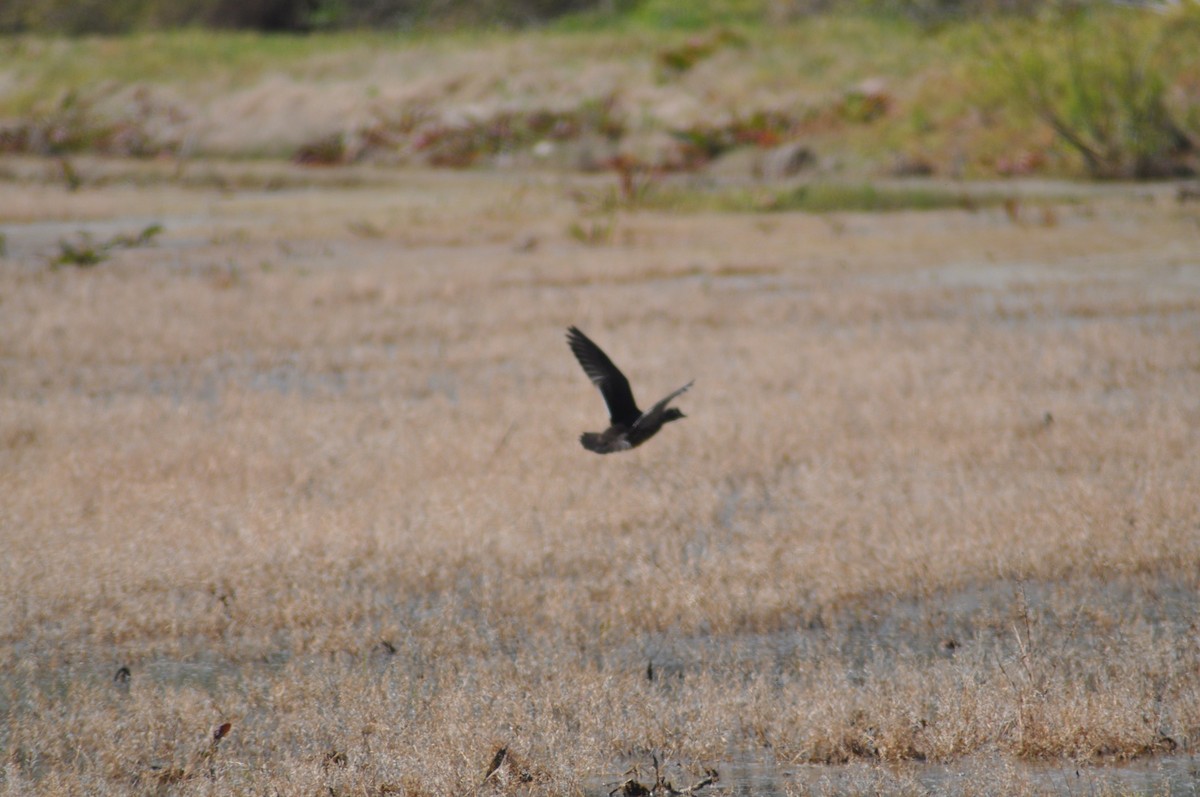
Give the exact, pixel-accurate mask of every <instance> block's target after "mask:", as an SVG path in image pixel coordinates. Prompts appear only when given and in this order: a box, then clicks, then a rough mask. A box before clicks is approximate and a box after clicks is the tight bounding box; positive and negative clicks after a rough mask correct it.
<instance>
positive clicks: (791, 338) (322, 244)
mask: <svg viewBox="0 0 1200 797" xmlns="http://www.w3.org/2000/svg"><path fill="white" fill-rule="evenodd" d="M593 190H599V189H598V188H597V187H596V186H595V185H594V184H592V183H587V182H582V183H579V184H573V185H570V186H568V185H564V184H561V183H560V182H559V181H557V180H556V179H549V178H547V179H541V178H536V177H528V178H521V177H515V176H504V175H487V176H485V175H420V174H416V175H412V174H409V175H404V176H399V177H397V178H396V179H395V182H394V183H393V184H391V185H388V186H385V187H378V186H377V187H364V188H359V189H334V188H325V189H321V190H319V191H318V190H294V191H282V192H275V193H220V192H216V191H208V190H183V189H178V188H171V187H166V186H164V187H159V188H154V187H150V188H143V189H140V190H137V191H133V190H127V189H123V188H117V187H114V188H101V189H89V188H84V189H83V190H81V191H80V192H77V193H73V194H67V193H64V192H63V191H62V190H60V189H58V188H56V187H53V186H43V185H29V184H26V185H19V186H18V185H12V184H6V185H3V186H0V200H2V201H0V207H3V208H4V209H5V210H4V211H3V212H4V213H5V214H6V218H5V219H3V221H4V222H6V227H5V232H6V235H7V256H6V257H5V258H4V259H3V260H2V261H0V269H2V270H0V347H2V348H0V385H2V390H0V483H2V485H3V498H2V501H0V539H2V540H3V547H4V557H3V559H2V560H0V607H2V609H3V610H2V611H0V639H3V645H0V673H3V675H2V676H0V714H2V715H3V717H4V722H3V723H2V724H0V752H2V758H0V760H2V762H3V769H2V770H0V791H2V792H3V793H6V794H25V793H31V792H36V793H45V794H58V793H62V794H68V793H70V794H74V793H81V792H83V793H89V794H126V793H155V792H164V791H165V792H169V793H181V794H187V793H221V794H228V793H246V794H250V793H255V794H258V793H291V794H316V793H333V794H339V795H340V794H381V793H409V794H465V793H472V792H488V791H495V790H500V791H505V790H509V791H519V792H534V793H546V794H563V793H574V792H581V791H586V790H591V791H593V792H597V791H607V789H608V788H611V785H609V786H607V787H605V786H602V785H599V784H600V781H603V780H604V779H605V778H608V779H609V780H612V779H619V778H618V776H617V774H615V773H620V772H621V771H623V770H624V769H625V768H626V767H628V766H630V765H632V764H637V765H639V766H641V767H642V770H640V771H642V772H644V771H645V767H647V766H648V765H649V760H650V756H651V755H652V754H654V755H657V756H658V757H660V758H662V759H664V760H665V759H669V760H671V761H673V762H676V763H680V764H683V765H684V766H685V767H688V769H687V772H688V773H698V772H701V771H702V770H703V768H704V767H707V766H715V767H717V768H721V767H722V766H724V765H725V763H726V762H730V761H759V762H769V764H770V766H776V767H781V768H786V767H788V766H796V765H800V764H806V763H812V764H819V765H822V766H828V767H830V769H829V772H830V773H831V774H830V777H833V778H836V777H840V775H837V774H836V773H838V772H842V771H843V770H841V769H838V768H837V767H836V766H833V765H840V764H842V763H845V762H850V765H852V766H864V765H865V766H867V767H869V768H874V767H883V766H885V765H888V766H890V765H898V764H902V763H904V762H916V761H926V762H931V763H934V762H936V763H938V764H954V763H955V762H961V761H978V760H982V761H985V762H990V763H986V764H985V765H980V766H979V767H978V769H977V770H972V772H973V774H972V776H971V777H970V778H969V779H967V780H966V781H965V782H963V783H958V785H957V786H956V787H955V788H956V789H957V790H958V791H961V792H963V793H970V792H971V791H972V790H973V789H977V790H978V793H987V792H988V790H989V789H1001V790H1005V791H1010V792H1012V791H1026V792H1031V793H1032V792H1038V791H1039V790H1041V789H1042V786H1041V785H1038V783H1037V782H1036V781H1031V780H1029V779H1027V778H1025V779H1023V778H1024V776H1022V775H1020V774H1019V772H1017V774H1014V772H1016V770H1013V766H1014V765H1015V764H1019V763H1020V762H1023V761H1029V760H1038V759H1047V758H1048V759H1064V758H1065V759H1069V760H1072V761H1078V762H1093V761H1099V760H1106V759H1114V758H1115V759H1126V758H1131V757H1135V756H1145V755H1152V754H1158V753H1166V752H1171V751H1176V752H1180V751H1193V750H1194V749H1195V744H1196V740H1197V738H1198V737H1200V643H1198V642H1197V639H1198V622H1200V621H1198V611H1200V610H1198V608H1197V598H1196V595H1197V588H1200V499H1198V497H1197V496H1198V495H1200V491H1198V490H1197V487H1198V479H1197V474H1200V401H1198V399H1197V397H1200V262H1198V261H1197V259H1196V255H1195V252H1196V251H1198V250H1200V230H1198V228H1197V217H1196V215H1195V212H1194V211H1188V210H1187V209H1186V208H1184V209H1177V208H1175V207H1174V206H1173V205H1170V204H1167V203H1165V202H1164V201H1161V200H1159V201H1150V202H1147V201H1144V200H1141V199H1137V200H1135V199H1120V198H1118V199H1097V200H1094V201H1091V202H1089V203H1087V204H1082V205H1075V206H1064V207H1062V208H1060V209H1058V211H1057V215H1056V216H1055V221H1056V223H1055V224H1054V225H1052V226H1044V227H1043V226H1029V227H1025V226H1018V225H1014V224H1013V222H1012V221H1011V220H1010V218H1009V217H1008V216H1006V215H1005V213H1004V212H1003V211H1001V210H999V209H997V210H995V211H979V212H976V213H967V212H931V213H921V214H914V213H896V214H890V215H886V216H869V215H850V214H847V215H839V216H832V217H812V216H803V215H776V216H755V215H708V216H671V215H658V214H651V213H646V212H641V213H638V212H631V213H625V214H621V215H618V216H617V218H616V226H615V230H614V235H613V237H612V241H611V243H610V244H609V245H603V246H584V245H582V244H580V243H579V242H577V241H576V240H574V239H573V238H572V237H571V236H570V235H569V234H568V232H567V231H568V229H569V227H570V225H571V223H572V221H573V220H575V218H576V215H577V213H578V212H579V211H578V210H576V209H575V207H574V206H573V205H572V204H571V203H570V200H569V199H568V197H569V196H571V195H572V194H573V193H575V192H579V191H583V192H587V191H593ZM147 220H153V221H158V222H161V223H163V224H164V225H165V228H166V230H165V232H164V234H163V235H162V236H161V237H160V239H159V240H158V241H157V242H156V243H155V245H153V246H150V247H144V248H136V249H129V250H122V251H120V252H116V253H114V256H113V258H112V259H111V260H110V261H108V262H105V263H102V264H100V265H98V266H96V267H94V268H91V269H87V270H85V269H76V268H71V267H63V268H59V269H57V270H51V269H49V268H48V267H47V266H46V265H45V263H46V260H47V258H48V257H49V256H51V255H52V254H53V253H54V251H55V243H54V242H55V240H56V239H57V238H58V237H59V236H63V235H68V234H72V233H74V232H75V231H76V230H80V229H85V228H89V225H95V227H94V229H96V230H97V232H98V234H100V233H103V232H104V231H108V230H125V231H131V232H136V230H137V228H138V226H139V225H141V224H144V223H146V222H147ZM13 222H20V223H13ZM25 222H32V223H29V224H26V223H25ZM572 323H575V324H578V325H580V326H581V327H582V328H583V329H585V330H586V331H588V332H589V333H591V334H594V335H595V336H596V338H597V339H598V340H602V341H603V342H604V345H605V347H606V348H607V350H608V351H609V353H610V354H611V355H612V356H613V358H614V359H615V360H616V361H617V362H619V363H621V365H622V367H623V368H624V369H625V370H626V373H627V374H628V375H629V377H630V379H631V381H632V382H633V384H634V385H635V386H636V388H637V389H638V390H640V391H643V395H642V396H641V398H643V399H648V398H650V397H651V396H652V395H656V394H661V393H663V392H665V391H666V390H669V389H670V388H672V387H673V386H675V385H678V384H681V383H682V382H684V381H686V380H688V379H692V378H695V380H696V385H695V388H694V389H693V390H692V391H691V392H689V393H688V394H687V395H686V396H684V397H682V398H681V399H680V401H679V404H680V406H682V407H683V409H684V411H685V412H686V413H687V414H688V418H687V419H686V420H685V421H682V422H680V423H676V424H671V425H670V426H669V427H668V428H667V429H665V430H664V431H663V433H661V434H660V435H658V436H657V437H656V438H655V439H654V440H652V441H651V442H650V443H648V444H647V445H646V446H644V447H643V448H641V449H638V450H637V451H634V452H630V453H627V454H623V455H620V456H612V457H603V458H601V457H596V456H594V455H591V454H589V453H588V452H586V451H584V450H583V449H581V448H580V447H579V444H578V442H577V436H578V433H579V431H580V430H581V429H584V428H585V427H588V424H593V423H594V421H595V419H596V417H597V413H599V412H602V406H601V405H600V399H599V397H598V396H597V395H596V393H595V391H594V389H593V388H592V387H591V386H590V385H589V384H588V382H587V380H586V378H585V377H584V376H583V374H582V373H581V372H580V371H579V369H578V366H577V365H576V363H575V362H574V359H573V358H572V356H571V353H570V351H569V350H568V349H567V346H566V344H565V342H564V339H563V332H564V330H565V328H566V326H567V325H569V324H572ZM122 666H126V667H128V668H129V671H130V678H129V681H128V683H121V682H114V674H115V673H116V671H117V670H118V668H119V667H122ZM225 722H229V723H231V727H230V730H229V732H228V734H227V735H226V736H225V738H223V739H221V740H220V741H219V743H217V742H214V741H213V740H212V734H213V732H214V729H216V728H218V727H219V726H221V725H222V724H223V723H225ZM502 747H507V748H508V750H509V753H510V757H509V762H508V763H507V764H506V766H505V767H502V769H501V770H500V771H498V772H496V773H494V774H493V775H492V776H491V777H490V778H489V779H488V782H487V783H486V784H484V783H482V781H483V780H484V776H485V774H486V772H487V769H488V763H489V762H490V761H491V760H492V759H493V756H494V755H495V754H496V752H497V750H499V749H500V748H502ZM906 765H907V764H906ZM870 771H871V772H875V773H876V775H875V776H874V779H871V778H866V776H864V778H865V779H864V780H861V781H856V780H853V779H851V780H850V781H849V785H847V784H846V783H843V785H842V786H840V787H839V786H836V784H834V785H830V783H833V781H830V782H829V783H826V784H825V785H826V786H828V788H825V787H822V786H821V785H820V782H819V781H812V780H811V779H810V780H809V781H805V782H806V783H809V784H810V786H811V784H812V783H817V785H816V786H811V789H810V786H802V785H801V784H800V783H799V781H793V780H790V779H789V776H787V775H786V774H785V775H781V776H780V782H779V785H778V788H780V789H783V790H787V791H791V792H795V793H805V792H807V791H809V790H812V791H816V792H821V791H822V789H824V791H826V792H829V791H843V792H844V791H851V792H852V791H855V790H856V789H857V790H861V791H863V792H871V791H875V790H880V789H882V790H886V791H898V792H904V791H909V792H914V791H917V792H919V791H920V790H921V787H920V786H919V783H918V781H916V780H915V779H913V778H912V776H910V775H905V774H904V772H903V771H902V770H886V771H885V770H883V769H871V770H870ZM880 773H883V774H880ZM887 773H891V774H887ZM643 779H644V778H643ZM676 780H677V783H676V785H683V782H684V781H685V780H688V778H687V777H685V776H684V775H679V776H678V777H677V778H676ZM856 783H857V784H858V785H855V784H856Z"/></svg>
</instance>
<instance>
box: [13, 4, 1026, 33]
mask: <svg viewBox="0 0 1200 797" xmlns="http://www.w3.org/2000/svg"><path fill="white" fill-rule="evenodd" d="M1041 5H1044V3H1040V2H1037V0H696V1H695V2H693V1H692V0H0V33H43V34H67V35H80V34H113V33H129V32H133V31H143V30H163V29H172V28H180V27H196V26H199V27H212V28H225V29H248V30H259V31H275V32H282V31H293V32H307V31H315V30H346V29H357V28H373V29H378V28H380V27H384V28H394V29H398V30H400V29H411V28H432V29H439V28H450V27H462V26H471V27H486V26H502V27H526V26H531V25H540V24H544V23H547V22H550V21H554V20H558V19H561V18H563V17H574V18H576V21H577V22H583V23H585V24H586V23H587V22H589V21H590V22H601V23H603V22H612V21H616V20H618V19H624V20H629V21H633V22H635V23H644V24H650V25H653V26H655V27H660V26H661V27H673V28H679V27H683V28H687V27H701V26H705V25H711V24H729V23H746V24H755V23H762V22H764V21H766V22H779V21H782V20H788V19H795V18H798V17H802V16H804V15H806V14H816V13H826V12H830V11H835V10H836V11H851V12H868V13H875V14H888V15H896V16H903V17H906V18H909V19H911V20H914V21H917V22H919V23H921V24H925V25H937V24H940V23H943V22H947V21H951V20H955V19H962V18H969V17H972V16H978V15H981V14H987V13H995V12H997V11H999V12H1004V13H1013V12H1018V13H1026V12H1030V11H1033V10H1035V9H1036V8H1037V7H1039V6H1041Z"/></svg>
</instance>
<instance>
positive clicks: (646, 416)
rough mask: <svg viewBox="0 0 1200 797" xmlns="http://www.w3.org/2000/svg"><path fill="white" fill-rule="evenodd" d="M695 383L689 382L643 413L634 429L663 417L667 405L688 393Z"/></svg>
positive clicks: (634, 423) (693, 381) (694, 381)
mask: <svg viewBox="0 0 1200 797" xmlns="http://www.w3.org/2000/svg"><path fill="white" fill-rule="evenodd" d="M695 383H696V380H694V379H693V380H692V381H691V382H688V383H687V384H686V385H684V386H683V387H681V388H679V389H678V390H676V391H675V392H674V393H672V394H671V395H669V396H667V397H666V398H665V399H663V400H662V401H660V402H658V403H657V404H655V405H654V406H653V407H651V408H650V409H648V410H646V411H645V412H644V413H642V415H641V417H639V418H638V419H637V420H636V421H634V422H633V426H634V428H637V427H639V426H643V425H644V424H646V423H648V422H649V421H650V419H652V418H656V417H658V416H659V415H661V414H662V413H663V410H665V409H666V408H667V405H668V404H670V403H671V400H672V399H674V398H675V397H676V396H678V395H680V394H681V393H686V392H687V389H688V388H689V387H691V386H692V385H694V384H695Z"/></svg>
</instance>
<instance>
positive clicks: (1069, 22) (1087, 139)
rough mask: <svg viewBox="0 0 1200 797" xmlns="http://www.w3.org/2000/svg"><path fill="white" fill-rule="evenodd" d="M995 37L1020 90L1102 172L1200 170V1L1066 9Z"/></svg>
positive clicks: (1091, 169) (1014, 89)
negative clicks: (1140, 8)
mask: <svg viewBox="0 0 1200 797" xmlns="http://www.w3.org/2000/svg"><path fill="white" fill-rule="evenodd" d="M1014 33H1015V34H1016V35H1013V36H1011V37H1003V38H1001V37H996V38H995V39H994V40H993V42H992V46H993V47H994V49H995V51H996V53H997V57H998V59H999V60H1000V62H1001V64H1002V67H1003V69H1004V72H1005V74H1006V78H1007V80H1008V81H1009V84H1010V88H1011V94H1012V95H1013V96H1015V97H1016V98H1018V99H1019V100H1020V101H1022V102H1024V103H1025V105H1026V106H1027V107H1029V108H1031V109H1032V110H1033V111H1034V113H1036V114H1037V115H1038V117H1040V118H1041V119H1042V120H1043V121H1044V122H1045V123H1046V124H1047V125H1049V126H1050V127H1051V128H1052V129H1053V130H1054V132H1055V133H1056V134H1057V135H1058V137H1059V138H1060V140H1061V141H1062V142H1063V143H1064V144H1065V145H1066V146H1068V147H1069V148H1071V149H1072V150H1073V151H1075V152H1076V153H1077V154H1078V155H1079V156H1080V157H1082V159H1083V161H1084V164H1085V166H1086V168H1087V171H1088V173H1089V174H1091V175H1092V176H1095V177H1102V178H1105V177H1122V178H1129V177H1138V178H1145V177H1161V176H1170V175H1175V174H1180V173H1188V172H1190V171H1193V170H1194V162H1195V155H1196V152H1197V150H1200V84H1198V82H1197V81H1198V80H1200V58H1198V57H1197V53H1200V49H1198V48H1200V5H1196V4H1192V5H1190V6H1185V7H1184V8H1182V9H1179V10H1175V11H1172V12H1170V13H1166V14H1156V15H1147V14H1130V13H1127V12H1116V11H1107V10H1106V11H1093V12H1092V13H1087V14H1085V13H1081V12H1079V11H1074V12H1070V13H1065V14H1064V13H1058V14H1056V15H1055V16H1054V17H1052V18H1050V19H1042V20H1037V21H1035V22H1030V23H1028V24H1022V25H1020V26H1018V27H1017V28H1016V29H1015V30H1014Z"/></svg>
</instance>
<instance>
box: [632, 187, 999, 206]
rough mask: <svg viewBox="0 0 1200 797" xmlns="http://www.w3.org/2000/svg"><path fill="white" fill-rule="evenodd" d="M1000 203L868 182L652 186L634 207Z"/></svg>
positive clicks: (959, 193)
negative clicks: (778, 185)
mask: <svg viewBox="0 0 1200 797" xmlns="http://www.w3.org/2000/svg"><path fill="white" fill-rule="evenodd" d="M1001 202H1003V198H1002V197H999V196H991V195H984V196H972V195H970V194H968V193H966V192H964V191H957V190H954V189H949V188H939V187H936V186H880V185H875V184H872V183H835V182H814V183H806V184H804V185H799V186H794V187H789V188H784V189H773V188H719V189H707V190H706V189H696V188H693V187H686V188H685V187H674V186H654V187H652V188H650V189H649V190H647V191H646V192H644V194H643V195H642V196H641V197H640V198H639V200H638V206H639V207H644V208H649V209H654V210H667V211H673V212H680V213H699V212H725V213H782V212H789V211H799V212H802V213H836V212H855V211H857V212H864V213H877V212H887V211H898V210H943V209H947V208H951V209H953V208H959V209H963V210H974V209H976V208H978V207H981V206H985V205H988V206H990V205H997V204H1000V203H1001Z"/></svg>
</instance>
